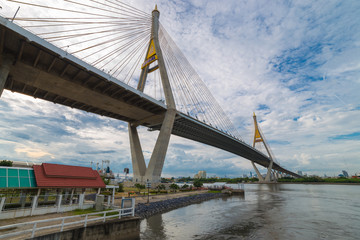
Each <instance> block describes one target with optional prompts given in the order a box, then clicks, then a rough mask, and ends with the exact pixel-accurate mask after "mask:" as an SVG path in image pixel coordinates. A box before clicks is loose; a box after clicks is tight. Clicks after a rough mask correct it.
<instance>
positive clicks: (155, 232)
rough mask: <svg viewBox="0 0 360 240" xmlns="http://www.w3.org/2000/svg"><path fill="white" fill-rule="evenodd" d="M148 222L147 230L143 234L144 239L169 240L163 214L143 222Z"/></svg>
mask: <svg viewBox="0 0 360 240" xmlns="http://www.w3.org/2000/svg"><path fill="white" fill-rule="evenodd" d="M143 222H146V230H145V231H144V233H143V237H142V238H143V239H167V237H166V234H165V230H164V222H163V219H162V214H158V215H155V216H152V217H150V218H148V219H145V220H143Z"/></svg>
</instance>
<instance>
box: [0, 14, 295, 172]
mask: <svg viewBox="0 0 360 240" xmlns="http://www.w3.org/2000/svg"><path fill="white" fill-rule="evenodd" d="M0 34H1V35H0V57H1V58H0V59H1V65H0V66H1V67H0V71H1V72H0V74H1V75H0V96H1V93H2V91H3V89H7V90H9V91H12V92H18V93H22V94H25V95H29V96H32V97H34V98H39V99H43V100H46V101H50V102H53V103H57V104H61V105H64V106H68V107H71V108H76V109H79V110H83V111H87V112H91V113H95V114H98V115H101V116H106V117H110V118H114V119H118V120H121V121H126V122H128V123H129V124H130V125H131V126H135V127H136V126H139V125H141V126H145V127H148V128H149V129H150V130H160V129H161V127H162V125H163V122H164V118H165V115H166V113H167V110H168V106H167V105H166V104H165V103H163V102H162V101H158V100H156V99H154V98H152V97H150V96H148V95H146V94H144V93H143V92H142V91H140V90H137V89H135V88H132V87H130V86H129V85H127V84H125V83H123V82H121V81H119V80H117V79H115V78H113V77H112V76H110V75H109V74H107V73H105V72H103V71H101V70H99V69H97V68H95V67H93V66H91V65H90V64H88V63H86V62H84V61H82V60H80V59H78V58H76V57H75V56H73V55H71V54H69V53H67V52H66V51H64V50H62V49H60V48H58V47H56V46H54V45H52V44H50V43H49V42H47V41H45V40H43V39H42V38H40V37H38V36H36V35H34V34H33V33H31V32H29V31H27V30H25V29H23V28H21V27H19V26H18V25H16V24H14V23H13V22H11V21H9V20H7V19H5V18H3V17H0ZM171 133H172V134H174V135H177V136H180V137H183V138H187V139H190V140H193V141H197V142H201V143H204V144H207V145H210V146H213V147H216V148H220V149H223V150H225V151H228V152H231V153H233V154H236V155H238V156H241V157H243V158H246V159H248V160H250V161H253V162H255V163H257V164H259V165H261V166H264V167H268V166H269V165H270V159H269V157H268V156H266V155H264V154H263V153H262V152H260V151H258V150H256V149H255V148H253V147H252V146H250V145H248V144H247V143H245V142H243V141H242V140H241V139H238V138H236V137H234V136H232V135H229V134H227V133H224V132H222V131H220V130H218V129H217V128H215V127H212V126H210V125H208V124H206V123H204V122H202V121H199V120H197V119H195V118H193V117H191V116H189V115H187V114H184V113H182V112H180V111H176V115H175V120H174V123H173V127H172V130H171ZM273 169H274V170H277V171H280V172H283V173H287V174H290V175H292V176H294V177H300V176H299V175H297V174H295V173H293V172H291V171H289V170H287V169H284V168H282V167H281V166H280V165H278V164H276V163H275V162H274V163H273ZM160 172H161V170H160Z"/></svg>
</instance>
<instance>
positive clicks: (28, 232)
mask: <svg viewBox="0 0 360 240" xmlns="http://www.w3.org/2000/svg"><path fill="white" fill-rule="evenodd" d="M134 214H135V198H132V202H131V207H129V208H119V209H114V210H108V211H103V212H94V213H88V214H82V215H76V216H69V217H59V218H51V219H44V220H38V221H31V222H24V223H17V224H11V225H6V226H1V227H0V232H2V233H4V232H6V231H11V232H9V233H5V234H1V235H0V239H9V238H11V237H15V236H21V238H22V239H25V238H29V237H31V238H33V237H34V236H35V233H36V232H39V231H41V233H42V234H46V233H51V232H53V231H54V230H56V231H57V232H62V231H64V230H65V229H66V228H69V227H75V226H76V227H85V228H86V226H87V225H88V224H89V223H90V222H96V221H102V222H105V221H106V220H107V219H116V218H118V219H120V218H121V217H123V216H134ZM14 230H15V231H14ZM51 230H52V231H51Z"/></svg>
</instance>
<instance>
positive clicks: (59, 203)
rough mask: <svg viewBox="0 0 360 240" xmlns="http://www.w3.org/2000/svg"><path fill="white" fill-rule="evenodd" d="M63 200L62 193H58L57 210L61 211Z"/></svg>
mask: <svg viewBox="0 0 360 240" xmlns="http://www.w3.org/2000/svg"><path fill="white" fill-rule="evenodd" d="M61 202H62V194H60V195H58V197H57V201H56V205H57V210H56V212H58V213H59V212H61Z"/></svg>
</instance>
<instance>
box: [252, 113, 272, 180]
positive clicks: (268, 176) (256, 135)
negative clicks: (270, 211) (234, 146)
mask: <svg viewBox="0 0 360 240" xmlns="http://www.w3.org/2000/svg"><path fill="white" fill-rule="evenodd" d="M253 119H254V128H255V132H254V141H253V147H254V148H255V145H256V143H260V144H261V143H262V144H263V145H264V147H265V149H266V152H267V153H268V155H269V158H270V164H269V166H268V171H267V174H266V177H265V179H264V178H263V176H262V175H261V174H260V172H259V170H258V169H257V167H256V165H255V163H254V162H253V161H251V164H252V165H253V167H254V169H255V171H256V174H257V175H258V178H259V182H270V181H271V174H272V172H271V171H272V167H273V163H274V157H273V155H272V153H271V151H270V147H269V146H268V144H267V142H266V141H265V138H264V137H263V134H262V132H261V130H260V127H259V125H258V122H257V120H256V115H255V113H254V115H253ZM273 177H274V179H275V180H276V179H277V174H276V173H274V174H273Z"/></svg>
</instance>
